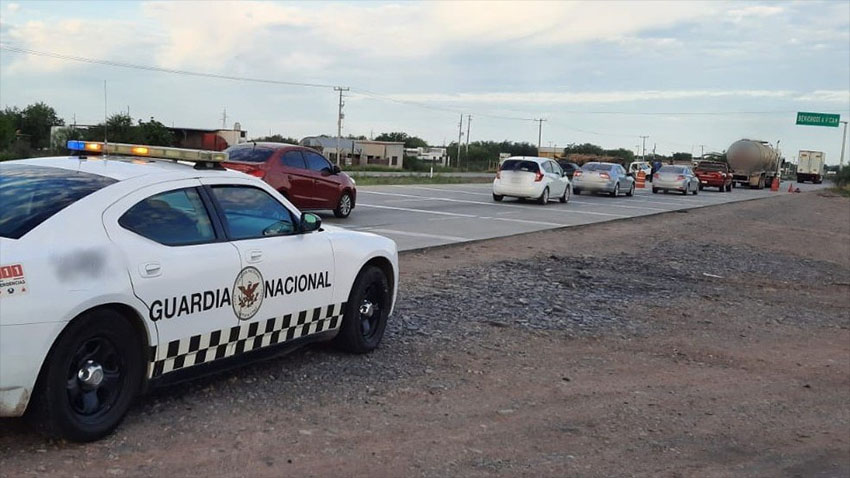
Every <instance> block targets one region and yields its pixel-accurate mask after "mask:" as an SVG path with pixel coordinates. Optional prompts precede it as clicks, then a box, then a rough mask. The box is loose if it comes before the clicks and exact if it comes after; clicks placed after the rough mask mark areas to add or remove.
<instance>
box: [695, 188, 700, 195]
mask: <svg viewBox="0 0 850 478" xmlns="http://www.w3.org/2000/svg"><path fill="white" fill-rule="evenodd" d="M697 194H699V188H696V189H694V196H696V195H697Z"/></svg>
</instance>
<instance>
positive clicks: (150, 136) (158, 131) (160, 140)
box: [137, 117, 176, 146]
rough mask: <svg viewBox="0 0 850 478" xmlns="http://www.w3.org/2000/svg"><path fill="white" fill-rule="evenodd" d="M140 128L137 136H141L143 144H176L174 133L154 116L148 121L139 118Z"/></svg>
mask: <svg viewBox="0 0 850 478" xmlns="http://www.w3.org/2000/svg"><path fill="white" fill-rule="evenodd" d="M138 129H139V134H138V135H137V136H140V137H141V139H142V142H143V144H149V145H151V146H174V144H175V140H176V138H175V137H174V133H173V132H172V131H171V130H170V129H168V127H167V126H165V125H164V124H162V123H160V122H159V121H157V120H155V119H153V117H151V119H150V121H148V122H147V123H145V122H144V121H142V120H139V126H138Z"/></svg>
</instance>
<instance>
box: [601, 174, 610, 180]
mask: <svg viewBox="0 0 850 478" xmlns="http://www.w3.org/2000/svg"><path fill="white" fill-rule="evenodd" d="M599 177H600V178H603V179H611V176H610V175H609V174H608V173H599Z"/></svg>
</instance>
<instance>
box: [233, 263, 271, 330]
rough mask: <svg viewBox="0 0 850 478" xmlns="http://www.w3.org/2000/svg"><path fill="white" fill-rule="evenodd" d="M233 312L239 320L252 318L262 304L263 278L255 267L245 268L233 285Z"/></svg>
mask: <svg viewBox="0 0 850 478" xmlns="http://www.w3.org/2000/svg"><path fill="white" fill-rule="evenodd" d="M232 295H233V312H234V313H235V314H236V317H237V318H238V319H239V320H248V319H250V318H251V317H253V316H254V314H256V313H257V312H258V311H259V310H260V306H261V305H262V304H263V297H264V290H263V276H262V274H260V271H259V270H257V268H255V267H246V268H244V269H242V270H241V271H240V272H239V275H237V276H236V281H235V282H234V283H233V294H232Z"/></svg>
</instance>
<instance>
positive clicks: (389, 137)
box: [375, 131, 428, 148]
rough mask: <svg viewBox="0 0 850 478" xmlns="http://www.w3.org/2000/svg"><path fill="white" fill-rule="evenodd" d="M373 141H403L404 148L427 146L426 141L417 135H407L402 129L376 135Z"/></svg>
mask: <svg viewBox="0 0 850 478" xmlns="http://www.w3.org/2000/svg"><path fill="white" fill-rule="evenodd" d="M375 141H394V142H397V143H404V147H405V148H427V147H428V143H427V142H426V141H425V140H424V139H422V138H419V137H416V136H409V135H408V134H407V133H405V132H402V131H396V132H393V133H381V134H379V135H378V136H375Z"/></svg>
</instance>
